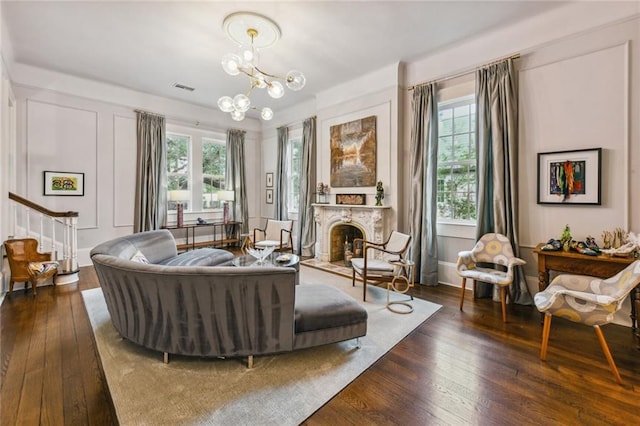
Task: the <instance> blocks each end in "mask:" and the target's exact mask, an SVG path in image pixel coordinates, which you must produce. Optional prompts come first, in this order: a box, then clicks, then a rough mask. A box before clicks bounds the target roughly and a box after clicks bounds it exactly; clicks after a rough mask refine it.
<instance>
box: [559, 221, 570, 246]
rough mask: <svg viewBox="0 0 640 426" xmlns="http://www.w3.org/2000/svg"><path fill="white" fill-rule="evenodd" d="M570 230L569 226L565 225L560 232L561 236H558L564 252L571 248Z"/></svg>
mask: <svg viewBox="0 0 640 426" xmlns="http://www.w3.org/2000/svg"><path fill="white" fill-rule="evenodd" d="M571 240H572V237H571V228H569V225H568V224H567V225H565V226H564V229H563V230H562V235H560V242H561V243H562V250H564V251H569V249H570V248H571Z"/></svg>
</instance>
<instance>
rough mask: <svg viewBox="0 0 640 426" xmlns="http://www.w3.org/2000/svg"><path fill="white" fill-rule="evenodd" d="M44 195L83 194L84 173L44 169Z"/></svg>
mask: <svg viewBox="0 0 640 426" xmlns="http://www.w3.org/2000/svg"><path fill="white" fill-rule="evenodd" d="M43 177H44V183H43V188H44V195H75V196H80V197H82V196H84V173H74V172H51V171H45V172H44V173H43Z"/></svg>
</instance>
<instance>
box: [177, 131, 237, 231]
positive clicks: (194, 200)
mask: <svg viewBox="0 0 640 426" xmlns="http://www.w3.org/2000/svg"><path fill="white" fill-rule="evenodd" d="M166 132H167V136H168V135H176V136H181V137H187V138H190V142H189V146H188V153H189V154H188V161H189V176H188V179H189V191H190V192H191V200H190V202H189V204H188V207H189V208H188V209H185V221H187V220H190V221H191V220H195V219H196V218H197V217H203V218H205V219H206V218H213V217H217V216H219V215H220V214H221V212H222V206H221V205H220V206H218V207H216V208H213V209H212V208H207V209H204V207H203V196H204V184H203V175H204V173H203V168H202V166H203V164H202V163H203V161H202V160H203V145H204V144H205V143H219V144H221V145H223V146H225V147H226V135H225V134H224V133H222V132H214V131H208V130H202V129H196V128H191V127H186V126H179V125H171V124H169V123H167V131H166ZM225 166H226V164H225ZM167 190H168V188H167ZM167 198H168V194H167ZM175 215H176V211H175V210H169V211H168V216H169V221H171V220H173V221H175ZM187 216H189V217H187Z"/></svg>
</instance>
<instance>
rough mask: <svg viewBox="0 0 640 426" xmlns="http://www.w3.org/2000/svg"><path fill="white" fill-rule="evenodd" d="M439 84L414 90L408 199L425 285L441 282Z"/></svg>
mask: <svg viewBox="0 0 640 426" xmlns="http://www.w3.org/2000/svg"><path fill="white" fill-rule="evenodd" d="M436 92H437V90H436V84H435V83H431V84H429V85H424V86H418V87H416V88H415V89H414V90H413V102H412V107H413V124H412V126H411V199H410V202H409V215H410V221H411V225H410V233H411V237H412V239H413V240H412V249H411V255H410V258H411V260H413V262H414V264H415V272H414V273H415V277H416V279H417V280H418V281H419V282H420V284H424V285H434V286H435V285H438V241H437V235H436V220H437V207H438V206H437V203H436V202H437V199H436V191H437V165H438V105H437V98H436Z"/></svg>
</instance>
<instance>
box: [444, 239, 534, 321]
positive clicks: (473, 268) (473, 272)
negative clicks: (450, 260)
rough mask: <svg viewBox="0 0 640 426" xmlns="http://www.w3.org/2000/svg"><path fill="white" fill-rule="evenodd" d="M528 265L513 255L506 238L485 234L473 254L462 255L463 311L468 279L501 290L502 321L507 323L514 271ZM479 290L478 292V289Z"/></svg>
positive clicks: (460, 259) (459, 264)
mask: <svg viewBox="0 0 640 426" xmlns="http://www.w3.org/2000/svg"><path fill="white" fill-rule="evenodd" d="M526 263H527V262H525V261H524V260H522V259H520V258H518V257H516V256H515V255H514V254H513V247H511V242H510V241H509V239H508V238H507V237H505V236H504V235H502V234H496V233H489V234H484V235H483V236H482V237H481V238H480V239H479V240H478V242H477V243H476V245H475V246H474V247H473V249H471V250H470V251H461V252H460V253H458V266H457V271H458V275H460V276H461V277H462V287H461V290H460V310H462V305H463V304H464V290H465V287H466V284H467V278H470V279H472V280H474V283H475V281H482V282H486V283H489V284H493V285H497V286H499V287H500V300H501V302H502V321H503V322H507V295H509V299H511V292H510V291H509V286H510V285H511V283H512V282H513V277H514V269H515V267H516V266H517V265H524V264H526ZM474 290H475V288H474Z"/></svg>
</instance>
